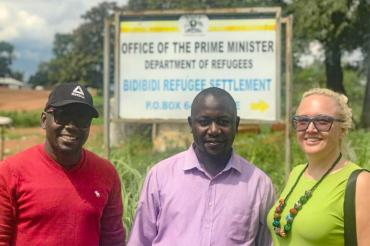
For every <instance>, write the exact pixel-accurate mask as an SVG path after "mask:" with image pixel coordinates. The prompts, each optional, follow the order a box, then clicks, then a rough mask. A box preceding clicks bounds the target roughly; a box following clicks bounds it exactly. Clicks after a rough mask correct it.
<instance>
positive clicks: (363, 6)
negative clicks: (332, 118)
mask: <svg viewBox="0 0 370 246" xmlns="http://www.w3.org/2000/svg"><path fill="white" fill-rule="evenodd" d="M358 10H359V11H358V15H357V16H358V18H357V23H356V27H357V28H356V29H355V31H357V32H355V33H356V34H357V37H359V38H360V42H361V50H362V53H363V54H364V62H363V64H364V68H363V69H364V72H365V77H366V88H365V96H364V101H363V106H362V115H361V121H360V126H361V127H363V128H367V129H370V1H367V0H360V1H359V7H358Z"/></svg>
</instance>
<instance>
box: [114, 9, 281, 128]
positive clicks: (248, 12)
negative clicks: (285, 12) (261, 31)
mask: <svg viewBox="0 0 370 246" xmlns="http://www.w3.org/2000/svg"><path fill="white" fill-rule="evenodd" d="M197 14H198V15H210V16H223V17H227V18H233V17H234V18H235V16H246V17H245V18H248V19H253V18H255V19H260V18H261V16H266V17H267V16H268V17H269V18H274V19H275V20H276V30H275V35H276V37H275V53H276V55H275V59H276V61H275V64H276V67H275V68H276V71H275V83H276V89H275V102H276V105H274V106H275V112H276V119H275V120H261V119H243V118H242V120H241V123H242V124H245V123H260V122H267V123H273V122H279V121H280V118H281V102H280V95H281V82H280V74H281V42H280V40H281V8H279V7H276V8H275V7H274V8H234V9H206V10H191V11H188V10H169V11H165V12H164V11H143V12H131V11H123V12H118V13H116V14H115V18H114V23H115V29H116V35H115V44H116V45H115V68H116V69H115V73H114V74H115V86H114V88H115V96H114V97H115V107H114V112H113V116H114V117H113V118H114V120H115V121H122V122H129V123H161V122H166V123H179V122H181V123H183V122H186V118H184V119H158V118H152V119H141V118H139V117H138V118H137V119H122V118H120V116H119V114H120V111H121V109H120V102H121V96H122V95H121V94H120V89H121V88H120V80H121V78H120V70H119V68H120V65H121V64H120V61H121V59H120V56H121V52H120V34H121V33H120V28H121V27H120V21H121V20H122V18H126V19H140V18H142V19H145V18H154V19H155V18H157V19H158V18H160V19H166V18H170V17H173V16H181V15H197ZM117 68H118V69H117Z"/></svg>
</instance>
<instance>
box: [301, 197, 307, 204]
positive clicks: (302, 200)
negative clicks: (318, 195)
mask: <svg viewBox="0 0 370 246" xmlns="http://www.w3.org/2000/svg"><path fill="white" fill-rule="evenodd" d="M307 200H308V199H307V197H306V196H301V198H299V201H300V202H301V204H305V203H306V202H307Z"/></svg>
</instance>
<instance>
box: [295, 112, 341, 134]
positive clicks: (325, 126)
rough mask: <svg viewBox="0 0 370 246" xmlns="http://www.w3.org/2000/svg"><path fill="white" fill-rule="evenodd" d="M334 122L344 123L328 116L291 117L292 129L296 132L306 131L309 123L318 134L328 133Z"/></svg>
mask: <svg viewBox="0 0 370 246" xmlns="http://www.w3.org/2000/svg"><path fill="white" fill-rule="evenodd" d="M334 121H338V122H344V121H343V120H341V119H336V118H334V117H332V116H328V115H318V116H314V117H308V116H305V115H295V116H293V117H292V123H293V127H294V129H296V131H298V132H303V131H306V130H307V128H308V126H309V125H310V123H311V122H312V123H313V125H314V126H315V128H316V129H317V130H318V131H319V132H328V131H330V129H331V126H332V125H333V122H334Z"/></svg>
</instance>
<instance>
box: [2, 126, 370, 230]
mask: <svg viewBox="0 0 370 246" xmlns="http://www.w3.org/2000/svg"><path fill="white" fill-rule="evenodd" d="M94 124H95V125H96V124H97V125H100V122H94ZM100 127H101V125H100ZM262 129H263V128H262ZM11 132H15V133H11ZM8 133H9V134H10V135H11V136H9V134H7V135H8V136H9V137H10V138H12V139H14V138H17V136H18V137H19V139H20V141H21V136H20V135H19V134H18V135H17V134H16V131H9V132H8ZM348 142H349V143H350V146H352V147H351V148H350V151H349V152H350V154H351V156H352V158H351V160H353V161H354V162H355V163H357V164H359V165H360V166H363V167H366V168H368V169H369V168H370V132H368V131H364V130H357V131H352V132H351V133H350V134H349V136H348ZM86 147H87V148H88V149H90V150H92V151H93V152H95V153H97V154H99V155H101V156H104V149H103V137H102V134H101V131H100V132H98V133H97V134H90V137H89V140H88V143H87V146H86ZM234 149H235V151H236V152H237V153H238V154H239V155H241V156H243V157H244V158H246V159H247V160H249V161H250V162H252V163H254V164H255V165H256V166H258V167H259V168H261V169H262V170H263V171H265V172H266V173H267V174H268V175H269V176H270V177H271V179H272V182H273V184H274V186H275V188H276V191H277V193H279V192H280V191H281V190H282V187H283V185H284V183H285V180H284V175H285V174H284V133H283V132H270V130H269V129H265V130H262V133H260V134H254V133H253V134H252V133H243V134H238V135H237V136H236V139H235V142H234ZM182 150H183V149H171V150H168V151H166V152H163V153H158V152H154V151H153V150H152V142H151V140H150V139H148V138H147V137H144V136H142V135H141V136H133V137H131V138H130V139H128V140H127V141H126V144H124V145H122V146H119V147H117V148H113V149H112V150H111V156H110V161H111V162H112V163H113V164H114V165H115V166H116V169H117V171H118V173H119V175H120V178H121V180H122V198H123V206H124V212H125V214H124V218H123V221H124V224H125V228H126V230H127V233H129V232H130V230H131V225H132V222H133V219H134V215H135V210H136V205H137V201H138V198H139V194H140V189H141V186H142V183H143V181H144V178H145V175H146V173H147V171H148V170H149V168H150V167H151V166H152V165H154V164H155V163H156V162H158V161H160V160H162V159H164V158H166V157H168V156H171V155H173V154H175V153H177V152H179V151H182ZM305 162H306V160H305V157H304V154H303V153H302V151H301V150H300V149H299V147H298V145H297V143H296V141H295V139H294V138H293V139H292V164H293V165H297V164H302V163H305Z"/></svg>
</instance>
